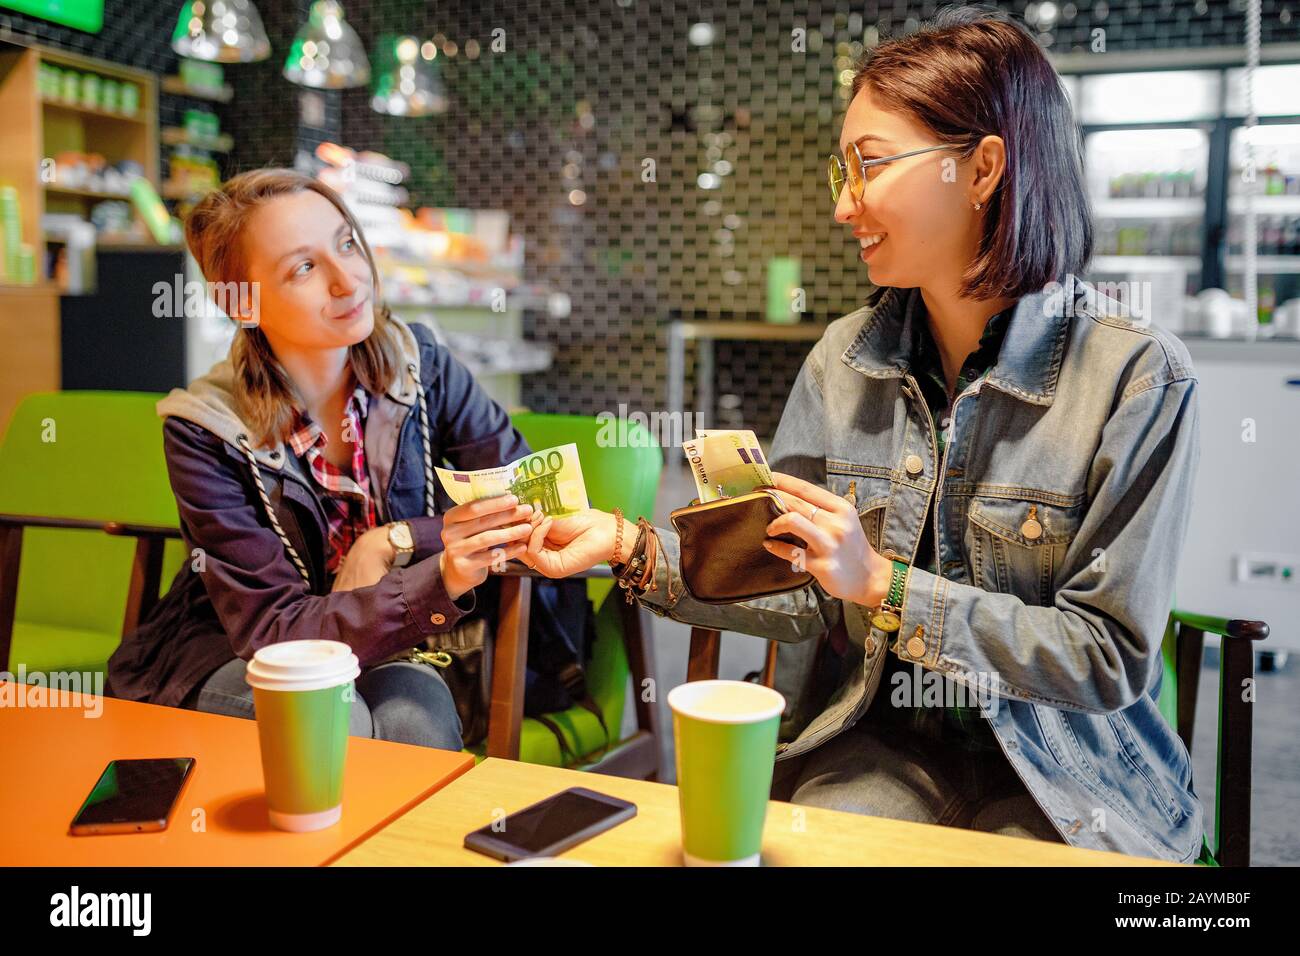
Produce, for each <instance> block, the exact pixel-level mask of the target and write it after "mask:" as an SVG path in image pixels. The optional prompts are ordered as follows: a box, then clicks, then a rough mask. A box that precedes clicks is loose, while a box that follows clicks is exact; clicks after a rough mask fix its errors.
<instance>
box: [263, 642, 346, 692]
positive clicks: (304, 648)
mask: <svg viewBox="0 0 1300 956" xmlns="http://www.w3.org/2000/svg"><path fill="white" fill-rule="evenodd" d="M360 673H361V665H360V663H359V662H358V661H357V655H356V654H353V653H352V648H351V647H349V646H348V645H347V644H344V643H343V642H342V641H283V642H281V643H279V644H268V645H267V646H266V647H263V648H261V649H259V650H258V652H257V653H256V654H254V655H253V659H252V661H250V662H249V664H248V672H247V674H246V675H245V679H246V680H247V681H248V684H249V686H250V687H257V688H260V689H262V690H322V689H324V688H326V687H337V686H339V685H340V684H346V683H347V682H348V681H351V680H355V679H356V677H357V675H359V674H360Z"/></svg>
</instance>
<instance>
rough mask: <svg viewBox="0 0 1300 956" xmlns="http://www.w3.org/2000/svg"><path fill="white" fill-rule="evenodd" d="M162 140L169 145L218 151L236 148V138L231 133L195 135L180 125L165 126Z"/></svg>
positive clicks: (224, 151)
mask: <svg viewBox="0 0 1300 956" xmlns="http://www.w3.org/2000/svg"><path fill="white" fill-rule="evenodd" d="M162 141H163V142H164V143H166V144H167V145H168V146H193V147H194V148H195V149H206V150H211V151H212V152H216V153H228V152H230V151H231V150H232V149H234V148H235V140H234V138H233V137H231V135H230V134H229V133H222V134H220V135H219V136H195V135H194V134H193V133H191V132H190V131H189V130H185V129H181V128H180V127H179V126H164V127H163V128H162Z"/></svg>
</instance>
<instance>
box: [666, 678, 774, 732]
mask: <svg viewBox="0 0 1300 956" xmlns="http://www.w3.org/2000/svg"><path fill="white" fill-rule="evenodd" d="M668 706H669V707H670V708H671V709H672V710H673V711H675V712H676V713H679V714H681V715H682V716H684V717H690V718H692V719H694V720H703V721H707V722H709V723H714V724H756V723H759V722H761V721H764V720H770V719H771V718H773V717H775V716H777V715H778V714H780V713H781V712H782V711H784V710H785V698H784V697H783V696H782V695H781V694H780V693H779V692H777V691H775V690H773V689H772V688H770V687H767V686H765V685H763V684H753V683H750V682H749V681H743V680H697V681H690V682H689V683H686V684H679V685H678V686H676V687H674V688H673V689H672V690H670V691H669V692H668Z"/></svg>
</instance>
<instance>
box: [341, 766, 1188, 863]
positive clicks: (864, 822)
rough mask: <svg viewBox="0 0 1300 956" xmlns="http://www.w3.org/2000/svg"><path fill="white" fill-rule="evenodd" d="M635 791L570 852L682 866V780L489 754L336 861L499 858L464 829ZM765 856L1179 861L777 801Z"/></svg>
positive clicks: (797, 859) (600, 859)
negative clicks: (576, 793)
mask: <svg viewBox="0 0 1300 956" xmlns="http://www.w3.org/2000/svg"><path fill="white" fill-rule="evenodd" d="M574 786H581V787H588V788H590V789H592V790H596V791H597V792H600V793H607V794H610V795H612V796H616V797H622V798H623V799H626V800H631V801H632V802H633V803H635V804H636V806H637V815H636V816H635V817H634V818H632V819H631V820H628V821H626V822H625V823H621V824H619V825H618V826H616V827H614V828H613V829H610V830H607V831H605V832H604V833H602V834H600V835H599V836H596V837H593V838H592V839H590V840H588V841H587V842H585V843H581V844H579V845H578V846H576V847H574V848H573V849H572V850H570V851H568V852H567V853H565V854H563V855H564V856H565V857H571V858H573V859H576V860H583V861H586V862H588V863H593V864H596V865H599V866H680V865H681V862H682V861H681V823H680V816H679V813H678V804H677V788H676V787H672V786H668V785H666V784H662V783H650V782H649V781H645V780H626V779H623V778H621V777H608V776H600V775H596V774H589V773H578V772H575V771H572V770H558V769H556V768H553V767H539V766H534V765H531V764H523V763H516V762H514V761H510V760H497V759H493V758H489V759H488V760H485V761H484V762H483V763H481V764H479V765H478V766H477V767H475V768H474V769H473V770H471V771H470V772H469V773H467V774H465V775H464V776H462V777H460V778H458V779H457V780H455V781H454V782H452V783H450V784H448V785H447V786H446V787H444V788H443V789H441V790H440V791H438V792H437V793H436V794H434V795H433V796H432V797H430V798H429V799H427V800H425V801H424V802H423V803H421V804H420V805H419V806H418V807H416V808H415V809H413V810H411V811H410V812H408V813H407V814H406V815H405V816H403V817H401V818H400V819H399V820H396V821H395V822H393V823H391V824H389V825H388V826H387V827H385V828H384V829H383V830H381V831H380V832H379V833H376V834H375V835H374V836H372V837H370V839H368V840H366V841H365V842H364V843H362V844H361V845H360V846H358V847H356V848H355V849H353V850H351V851H350V852H348V853H346V854H344V855H343V856H342V857H340V858H339V859H338V860H336V861H335V863H334V865H335V866H499V865H501V864H500V863H498V862H497V861H496V860H493V859H490V858H489V857H486V856H483V855H482V854H479V853H475V852H473V851H471V850H466V849H465V848H464V846H463V845H462V844H463V841H464V839H465V834H467V833H469V832H470V831H471V830H476V829H478V828H479V827H481V826H483V825H484V824H487V823H490V822H491V821H492V819H493V812H494V811H504V812H505V813H513V812H514V811H516V810H520V809H522V808H523V807H526V806H528V805H529V804H530V803H535V802H536V801H538V800H541V799H544V798H545V797H548V796H551V795H552V794H555V793H558V792H559V791H561V790H564V789H567V788H568V787H574ZM763 862H764V864H765V865H767V866H863V865H876V866H989V865H997V866H1160V865H1169V866H1177V865H1178V864H1175V863H1170V864H1166V863H1164V862H1163V861H1159V860H1152V859H1145V858H1141V857H1132V856H1124V855H1122V854H1119V853H1102V852H1099V851H1096V850H1080V849H1077V848H1075V847H1069V846H1065V845H1062V844H1054V843H1047V842H1045V841H1042V840H1031V839H1020V838H1017V837H1005V836H997V835H995V834H992V833H979V832H976V831H973V830H962V829H957V828H954V827H941V826H935V825H932V824H924V823H906V822H904V821H901V820H889V819H884V818H881V817H868V816H860V815H858V814H853V813H841V812H839V811H836V810H822V809H818V808H817V807H801V806H796V805H794V804H790V803H781V802H778V801H775V800H774V801H772V802H771V803H770V804H769V806H768V812H767V824H766V827H765V829H764V831H763Z"/></svg>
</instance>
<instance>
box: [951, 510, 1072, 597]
mask: <svg viewBox="0 0 1300 956" xmlns="http://www.w3.org/2000/svg"><path fill="white" fill-rule="evenodd" d="M1081 516H1082V515H1081V506H1073V507H1062V506H1059V505H1049V504H1044V503H1042V502H1039V501H1031V500H1023V499H1016V498H993V497H980V496H976V497H973V498H971V499H970V504H969V508H968V512H967V532H966V534H967V538H966V546H967V549H968V554H969V555H970V565H971V580H972V582H973V583H974V584H975V585H976V586H977V587H981V588H983V589H984V590H986V591H996V592H998V593H1000V594H1014V595H1015V596H1016V597H1018V598H1020V599H1021V600H1022V601H1024V602H1025V603H1026V604H1033V605H1040V606H1050V605H1051V604H1052V596H1053V586H1052V584H1053V579H1054V576H1055V574H1056V570H1057V569H1058V568H1059V567H1060V566H1061V563H1062V561H1063V559H1064V557H1065V552H1066V549H1067V548H1068V547H1069V546H1070V542H1071V541H1073V540H1074V536H1075V533H1076V532H1077V531H1078V530H1079V521H1080V518H1081Z"/></svg>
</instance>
